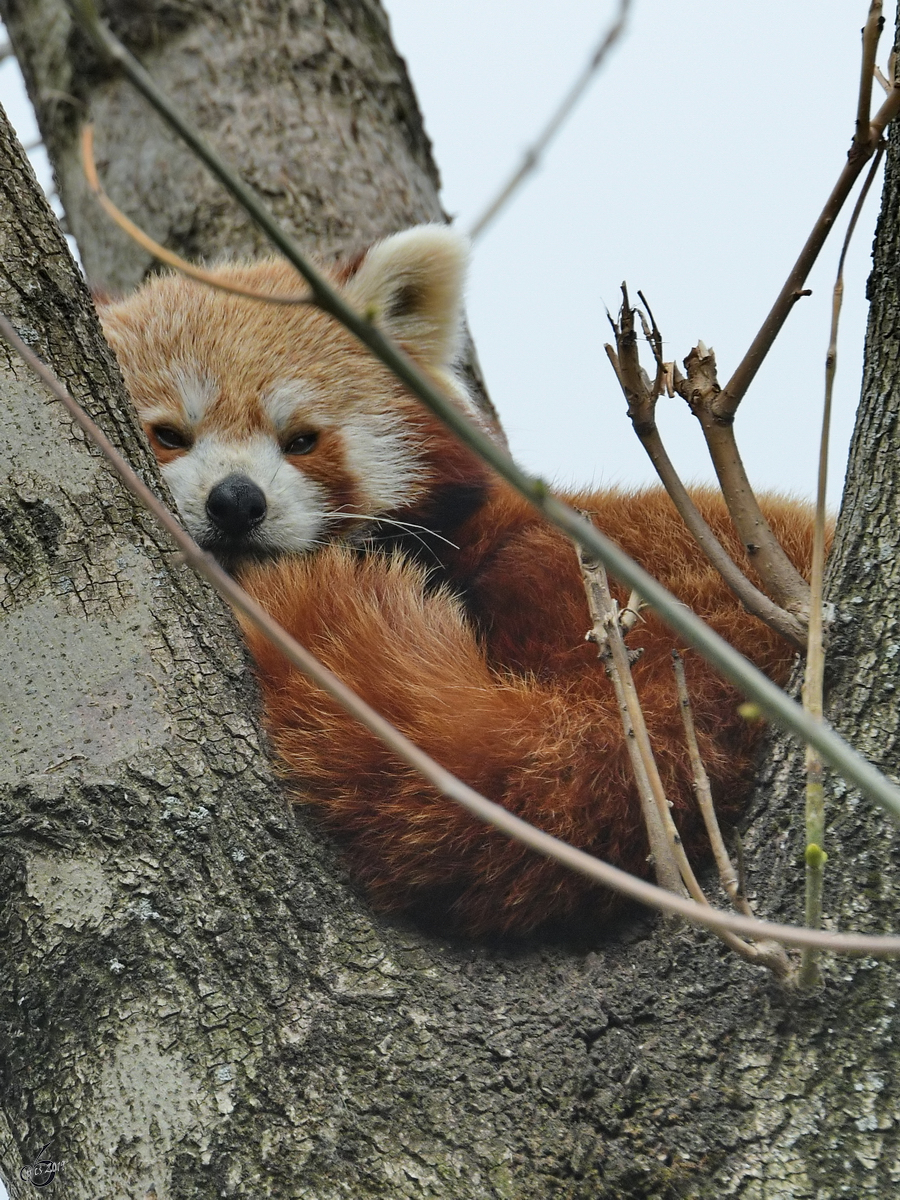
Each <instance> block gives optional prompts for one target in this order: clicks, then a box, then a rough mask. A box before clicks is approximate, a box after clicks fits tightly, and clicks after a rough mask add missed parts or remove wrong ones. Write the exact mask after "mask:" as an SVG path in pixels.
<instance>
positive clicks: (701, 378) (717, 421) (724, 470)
mask: <svg viewBox="0 0 900 1200" xmlns="http://www.w3.org/2000/svg"><path fill="white" fill-rule="evenodd" d="M684 369H685V371H686V372H687V375H686V376H683V375H681V374H680V372H679V373H677V374H676V376H675V390H676V391H677V392H678V394H679V395H680V396H681V397H682V399H683V400H685V401H686V402H687V405H688V407H689V408H690V410H691V412H692V413H693V414H694V416H695V417H696V418H697V420H698V421H699V422H700V428H701V429H702V430H703V436H704V438H705V439H706V445H707V449H708V450H709V455H710V458H711V459H712V464H713V467H714V468H715V471H716V475H717V476H718V479H719V486H720V487H721V489H722V495H723V496H724V498H725V503H726V504H727V506H728V511H729V513H730V514H731V519H732V521H733V522H734V527H735V529H736V530H737V532H738V536H739V537H740V539H741V541H742V542H743V543H744V547H745V548H746V551H747V554H748V555H749V557H750V561H751V562H752V563H753V567H754V569H755V570H756V572H757V574H758V575H759V577H760V579H761V580H762V583H763V586H764V587H765V588H766V590H767V591H768V593H769V595H770V596H771V597H772V599H773V600H774V601H775V602H776V604H778V605H779V606H780V607H781V608H783V609H785V610H786V611H787V612H788V613H790V614H792V615H794V616H797V617H799V618H800V619H801V622H802V623H803V625H804V626H805V623H806V621H807V619H808V617H809V584H808V583H807V582H806V580H805V579H804V578H803V576H802V575H801V574H800V572H799V571H798V570H797V568H796V567H795V566H794V564H793V563H792V562H791V560H790V559H789V558H788V556H787V554H786V553H785V552H784V550H783V549H782V547H781V544H780V542H779V541H778V539H777V538H776V537H775V534H774V533H773V532H772V530H771V528H770V526H769V523H768V521H767V520H766V518H765V517H764V516H763V513H762V509H761V508H760V507H759V504H758V502H757V499H756V496H755V495H754V493H753V489H752V488H751V486H750V480H749V479H748V478H747V472H746V470H745V468H744V464H743V461H742V460H741V455H740V451H739V450H738V447H737V442H736V440H735V436H734V417H733V416H731V415H729V416H726V417H722V416H720V415H718V414H717V411H716V408H717V403H716V402H717V400H718V398H719V396H720V394H721V391H722V389H721V387H720V386H719V380H718V373H717V371H716V356H715V354H714V353H713V351H712V350H710V349H707V347H706V346H704V344H703V343H702V342H699V343H698V344H697V345H696V346H695V347H694V348H693V350H691V352H690V354H688V356H687V358H686V359H685V360H684Z"/></svg>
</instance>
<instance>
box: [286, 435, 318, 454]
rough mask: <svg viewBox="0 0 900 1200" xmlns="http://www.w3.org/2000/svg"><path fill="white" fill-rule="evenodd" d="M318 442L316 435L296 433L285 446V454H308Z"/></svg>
mask: <svg viewBox="0 0 900 1200" xmlns="http://www.w3.org/2000/svg"><path fill="white" fill-rule="evenodd" d="M318 440H319V435H318V434H317V433H298V434H297V436H296V437H292V438H291V440H290V441H289V442H288V443H287V444H286V445H285V447H284V452H285V454H309V452H310V450H312V449H314V448H315V444H316V442H317V441H318Z"/></svg>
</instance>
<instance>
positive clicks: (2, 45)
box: [0, 42, 15, 63]
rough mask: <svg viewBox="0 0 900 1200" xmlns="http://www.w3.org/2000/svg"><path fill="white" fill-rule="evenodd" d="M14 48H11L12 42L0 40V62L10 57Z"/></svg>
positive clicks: (13, 52)
mask: <svg viewBox="0 0 900 1200" xmlns="http://www.w3.org/2000/svg"><path fill="white" fill-rule="evenodd" d="M14 54H15V50H13V48H12V42H0V63H2V62H3V61H4V60H5V59H7V58H12V57H13V55H14Z"/></svg>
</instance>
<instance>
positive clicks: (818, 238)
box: [715, 83, 900, 420]
mask: <svg viewBox="0 0 900 1200" xmlns="http://www.w3.org/2000/svg"><path fill="white" fill-rule="evenodd" d="M898 112H900V86H898V84H897V83H893V84H892V86H891V89H890V91H889V92H888V95H887V97H886V98H885V101H884V103H883V104H882V105H881V108H879V110H878V112H877V113H876V114H875V116H874V117H873V118H872V120H871V122H870V124H869V132H868V139H867V140H864V141H857V139H856V137H854V139H853V143H852V144H851V147H850V152H849V154H848V156H847V161H846V163H845V164H844V167H843V169H842V171H841V173H840V175H839V176H838V180H837V183H836V184H835V185H834V188H833V189H832V192H831V195H830V196H829V197H828V200H827V201H826V203H825V207H824V208H823V209H822V212H821V213H820V214H819V218H818V220H817V221H816V223H815V225H814V226H813V228H812V232H811V233H810V235H809V237H808V238H807V239H806V245H805V246H804V247H803V249H802V250H801V251H800V257H799V258H798V259H797V261H796V262H795V263H794V266H793V267H792V268H791V273H790V274H789V275H788V277H787V280H786V281H785V284H784V287H782V289H781V291H780V292H779V293H778V298H777V299H776V301H775V303H774V304H773V306H772V309H771V311H770V312H769V315H768V316H767V317H766V319H765V321H764V322H763V324H762V327H761V328H760V330H759V332H758V333H757V335H756V337H755V338H754V339H753V341H752V343H751V344H750V348H749V349H748V351H747V353H746V354H745V355H744V357H743V358H742V359H741V361H740V363H739V364H738V366H737V368H736V370H735V372H734V374H733V375H732V376H731V378H730V379H729V381H728V383H727V384H726V385H725V387H724V388H723V389H722V391H721V392H720V394H719V396H718V399H717V400H716V405H715V415H716V416H717V417H718V418H719V419H720V420H730V419H731V418H733V417H734V414H735V413H736V412H737V409H738V405H739V404H740V402H741V401H742V400H743V398H744V396H745V395H746V393H747V388H749V386H750V384H751V383H752V382H753V379H754V377H755V375H756V372H757V371H758V370H759V368H760V366H761V365H762V362H763V359H764V358H765V357H766V355H767V354H768V352H769V350H770V349H771V347H772V343H773V342H774V341H775V338H776V337H777V336H778V334H779V333H780V331H781V327H782V325H784V323H785V321H786V320H787V318H788V315H789V314H790V311H791V309H792V308H793V307H794V305H795V303H796V302H797V300H798V299H799V298H800V296H801V295H803V285H804V284H805V282H806V277H807V276H808V275H809V272H810V270H811V269H812V266H813V263H815V261H816V259H817V258H818V256H819V251H820V250H821V249H822V247H823V245H824V244H825V239H826V238H827V237H828V234H829V233H830V232H831V228H832V226H833V225H834V223H835V221H836V220H837V216H838V213H839V212H840V211H841V208H842V207H843V204H844V201H845V200H846V199H847V197H848V196H849V195H850V192H851V190H852V189H853V185H854V184H855V183H856V180H857V179H858V177H859V175H860V174H861V173H862V169H863V167H864V166H865V165H866V163H867V162H868V160H869V159H870V158H871V157H872V155H873V154H874V153H875V150H876V148H877V146H878V143H879V142H880V141H881V136H882V134H883V133H884V131H885V129H886V128H887V126H888V125H889V124H890V122H891V121H892V120H893V119H894V117H895V116H896V115H897V113H898Z"/></svg>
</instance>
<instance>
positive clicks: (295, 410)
mask: <svg viewBox="0 0 900 1200" xmlns="http://www.w3.org/2000/svg"><path fill="white" fill-rule="evenodd" d="M260 402H261V404H262V406H263V409H264V410H265V412H266V414H267V416H268V418H269V420H270V421H271V422H272V424H273V425H274V426H275V428H276V429H277V430H278V432H279V433H283V432H284V430H285V429H287V427H288V426H289V425H290V424H292V423H293V422H294V420H295V418H296V417H300V418H301V420H302V419H303V418H304V417H310V418H313V419H314V418H315V417H316V416H317V415H318V414H317V411H316V410H317V408H319V409H320V410H321V401H320V399H319V397H318V395H317V394H316V391H315V389H314V388H312V387H310V386H309V385H308V384H306V383H304V382H303V381H302V380H301V379H288V380H285V381H284V382H282V383H276V384H275V386H274V387H273V388H272V389H271V390H270V391H269V392H267V393H266V394H265V395H264V396H262V397H261V398H260Z"/></svg>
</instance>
